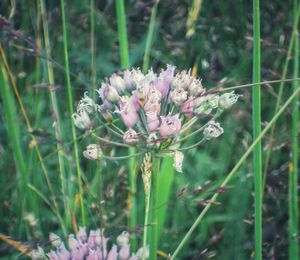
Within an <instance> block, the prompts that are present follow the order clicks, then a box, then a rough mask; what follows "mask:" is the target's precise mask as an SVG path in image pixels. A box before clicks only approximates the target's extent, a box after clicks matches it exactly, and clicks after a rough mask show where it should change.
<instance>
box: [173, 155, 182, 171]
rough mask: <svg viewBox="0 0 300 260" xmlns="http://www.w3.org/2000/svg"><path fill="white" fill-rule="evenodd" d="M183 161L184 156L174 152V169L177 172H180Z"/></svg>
mask: <svg viewBox="0 0 300 260" xmlns="http://www.w3.org/2000/svg"><path fill="white" fill-rule="evenodd" d="M183 159H184V154H183V153H182V152H179V151H175V153H174V164H173V166H174V168H175V170H176V171H177V172H182V162H183Z"/></svg>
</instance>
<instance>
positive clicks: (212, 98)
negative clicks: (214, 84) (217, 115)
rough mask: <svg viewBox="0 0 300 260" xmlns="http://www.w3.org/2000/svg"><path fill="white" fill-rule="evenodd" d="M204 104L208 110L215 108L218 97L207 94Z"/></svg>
mask: <svg viewBox="0 0 300 260" xmlns="http://www.w3.org/2000/svg"><path fill="white" fill-rule="evenodd" d="M206 102H207V104H208V106H209V107H210V108H212V109H213V108H217V107H218V104H219V96H218V95H215V94H209V95H207V96H206Z"/></svg>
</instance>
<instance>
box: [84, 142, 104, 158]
mask: <svg viewBox="0 0 300 260" xmlns="http://www.w3.org/2000/svg"><path fill="white" fill-rule="evenodd" d="M102 155H103V152H102V150H101V147H100V145H97V144H89V145H88V146H87V147H86V150H85V151H83V156H84V157H85V158H86V159H88V160H101V159H102Z"/></svg>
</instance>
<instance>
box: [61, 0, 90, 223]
mask: <svg viewBox="0 0 300 260" xmlns="http://www.w3.org/2000/svg"><path fill="white" fill-rule="evenodd" d="M60 3H61V16H62V27H63V41H64V60H65V68H66V80H67V89H68V101H69V112H70V120H71V127H72V139H73V145H74V155H75V162H76V170H77V181H78V188H79V198H80V208H81V223H82V225H83V226H85V223H86V220H85V209H84V202H83V189H82V180H81V169H80V162H79V155H78V147H77V140H76V129H75V124H74V121H73V118H72V115H73V112H74V111H73V106H74V104H73V94H72V88H71V78H70V68H69V57H68V35H67V25H66V15H65V3H64V0H61V1H60Z"/></svg>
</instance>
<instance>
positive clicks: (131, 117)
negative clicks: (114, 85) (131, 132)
mask: <svg viewBox="0 0 300 260" xmlns="http://www.w3.org/2000/svg"><path fill="white" fill-rule="evenodd" d="M118 113H120V114H121V118H122V120H123V122H124V124H125V125H126V126H127V127H133V126H134V125H135V124H136V122H137V120H138V118H139V117H138V114H137V111H136V108H135V106H134V104H133V102H132V100H131V99H130V98H129V97H127V96H123V97H121V100H120V111H118Z"/></svg>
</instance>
